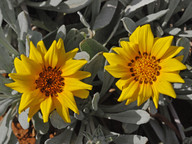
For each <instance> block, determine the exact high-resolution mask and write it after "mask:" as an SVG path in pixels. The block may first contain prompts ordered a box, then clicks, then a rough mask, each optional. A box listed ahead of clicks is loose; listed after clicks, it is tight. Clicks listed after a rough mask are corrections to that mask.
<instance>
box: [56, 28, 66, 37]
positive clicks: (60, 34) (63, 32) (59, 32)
mask: <svg viewBox="0 0 192 144" xmlns="http://www.w3.org/2000/svg"><path fill="white" fill-rule="evenodd" d="M65 37H66V27H65V25H62V26H60V27H59V29H58V30H57V35H56V38H55V39H56V40H57V41H58V40H59V38H62V39H63V40H64V39H65Z"/></svg>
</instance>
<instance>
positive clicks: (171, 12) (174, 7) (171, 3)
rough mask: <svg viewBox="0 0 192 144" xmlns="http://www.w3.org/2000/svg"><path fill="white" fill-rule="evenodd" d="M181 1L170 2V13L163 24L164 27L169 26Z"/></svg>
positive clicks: (171, 0) (172, 0)
mask: <svg viewBox="0 0 192 144" xmlns="http://www.w3.org/2000/svg"><path fill="white" fill-rule="evenodd" d="M179 2H180V0H170V2H169V7H168V10H169V11H168V13H167V14H166V15H165V18H164V22H163V23H162V27H165V26H166V25H167V22H168V21H169V19H170V18H171V16H172V15H173V12H174V10H175V9H176V8H177V6H178V4H179Z"/></svg>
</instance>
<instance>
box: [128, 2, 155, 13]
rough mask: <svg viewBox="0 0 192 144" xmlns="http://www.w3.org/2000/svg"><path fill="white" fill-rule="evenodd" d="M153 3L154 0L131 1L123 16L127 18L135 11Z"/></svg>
mask: <svg viewBox="0 0 192 144" xmlns="http://www.w3.org/2000/svg"><path fill="white" fill-rule="evenodd" d="M155 1H156V0H147V1H146V0H132V1H131V3H130V4H129V5H128V6H127V7H126V8H125V16H128V15H129V14H131V13H132V12H135V11H136V10H137V9H139V8H141V7H143V6H145V5H148V4H150V3H152V2H155Z"/></svg>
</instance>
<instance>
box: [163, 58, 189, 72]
mask: <svg viewBox="0 0 192 144" xmlns="http://www.w3.org/2000/svg"><path fill="white" fill-rule="evenodd" d="M159 65H160V66H161V67H162V71H163V72H172V71H179V70H184V69H186V66H185V65H184V64H182V63H181V62H180V61H178V60H177V59H175V58H172V59H168V60H167V59H166V60H164V61H162V62H161V63H160V64H159Z"/></svg>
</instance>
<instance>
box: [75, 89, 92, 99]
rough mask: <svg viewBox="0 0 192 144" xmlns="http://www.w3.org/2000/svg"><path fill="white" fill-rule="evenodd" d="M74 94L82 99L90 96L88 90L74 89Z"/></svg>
mask: <svg viewBox="0 0 192 144" xmlns="http://www.w3.org/2000/svg"><path fill="white" fill-rule="evenodd" d="M72 93H73V95H74V96H76V97H79V98H81V99H86V98H87V97H88V96H89V91H88V90H76V91H72Z"/></svg>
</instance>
